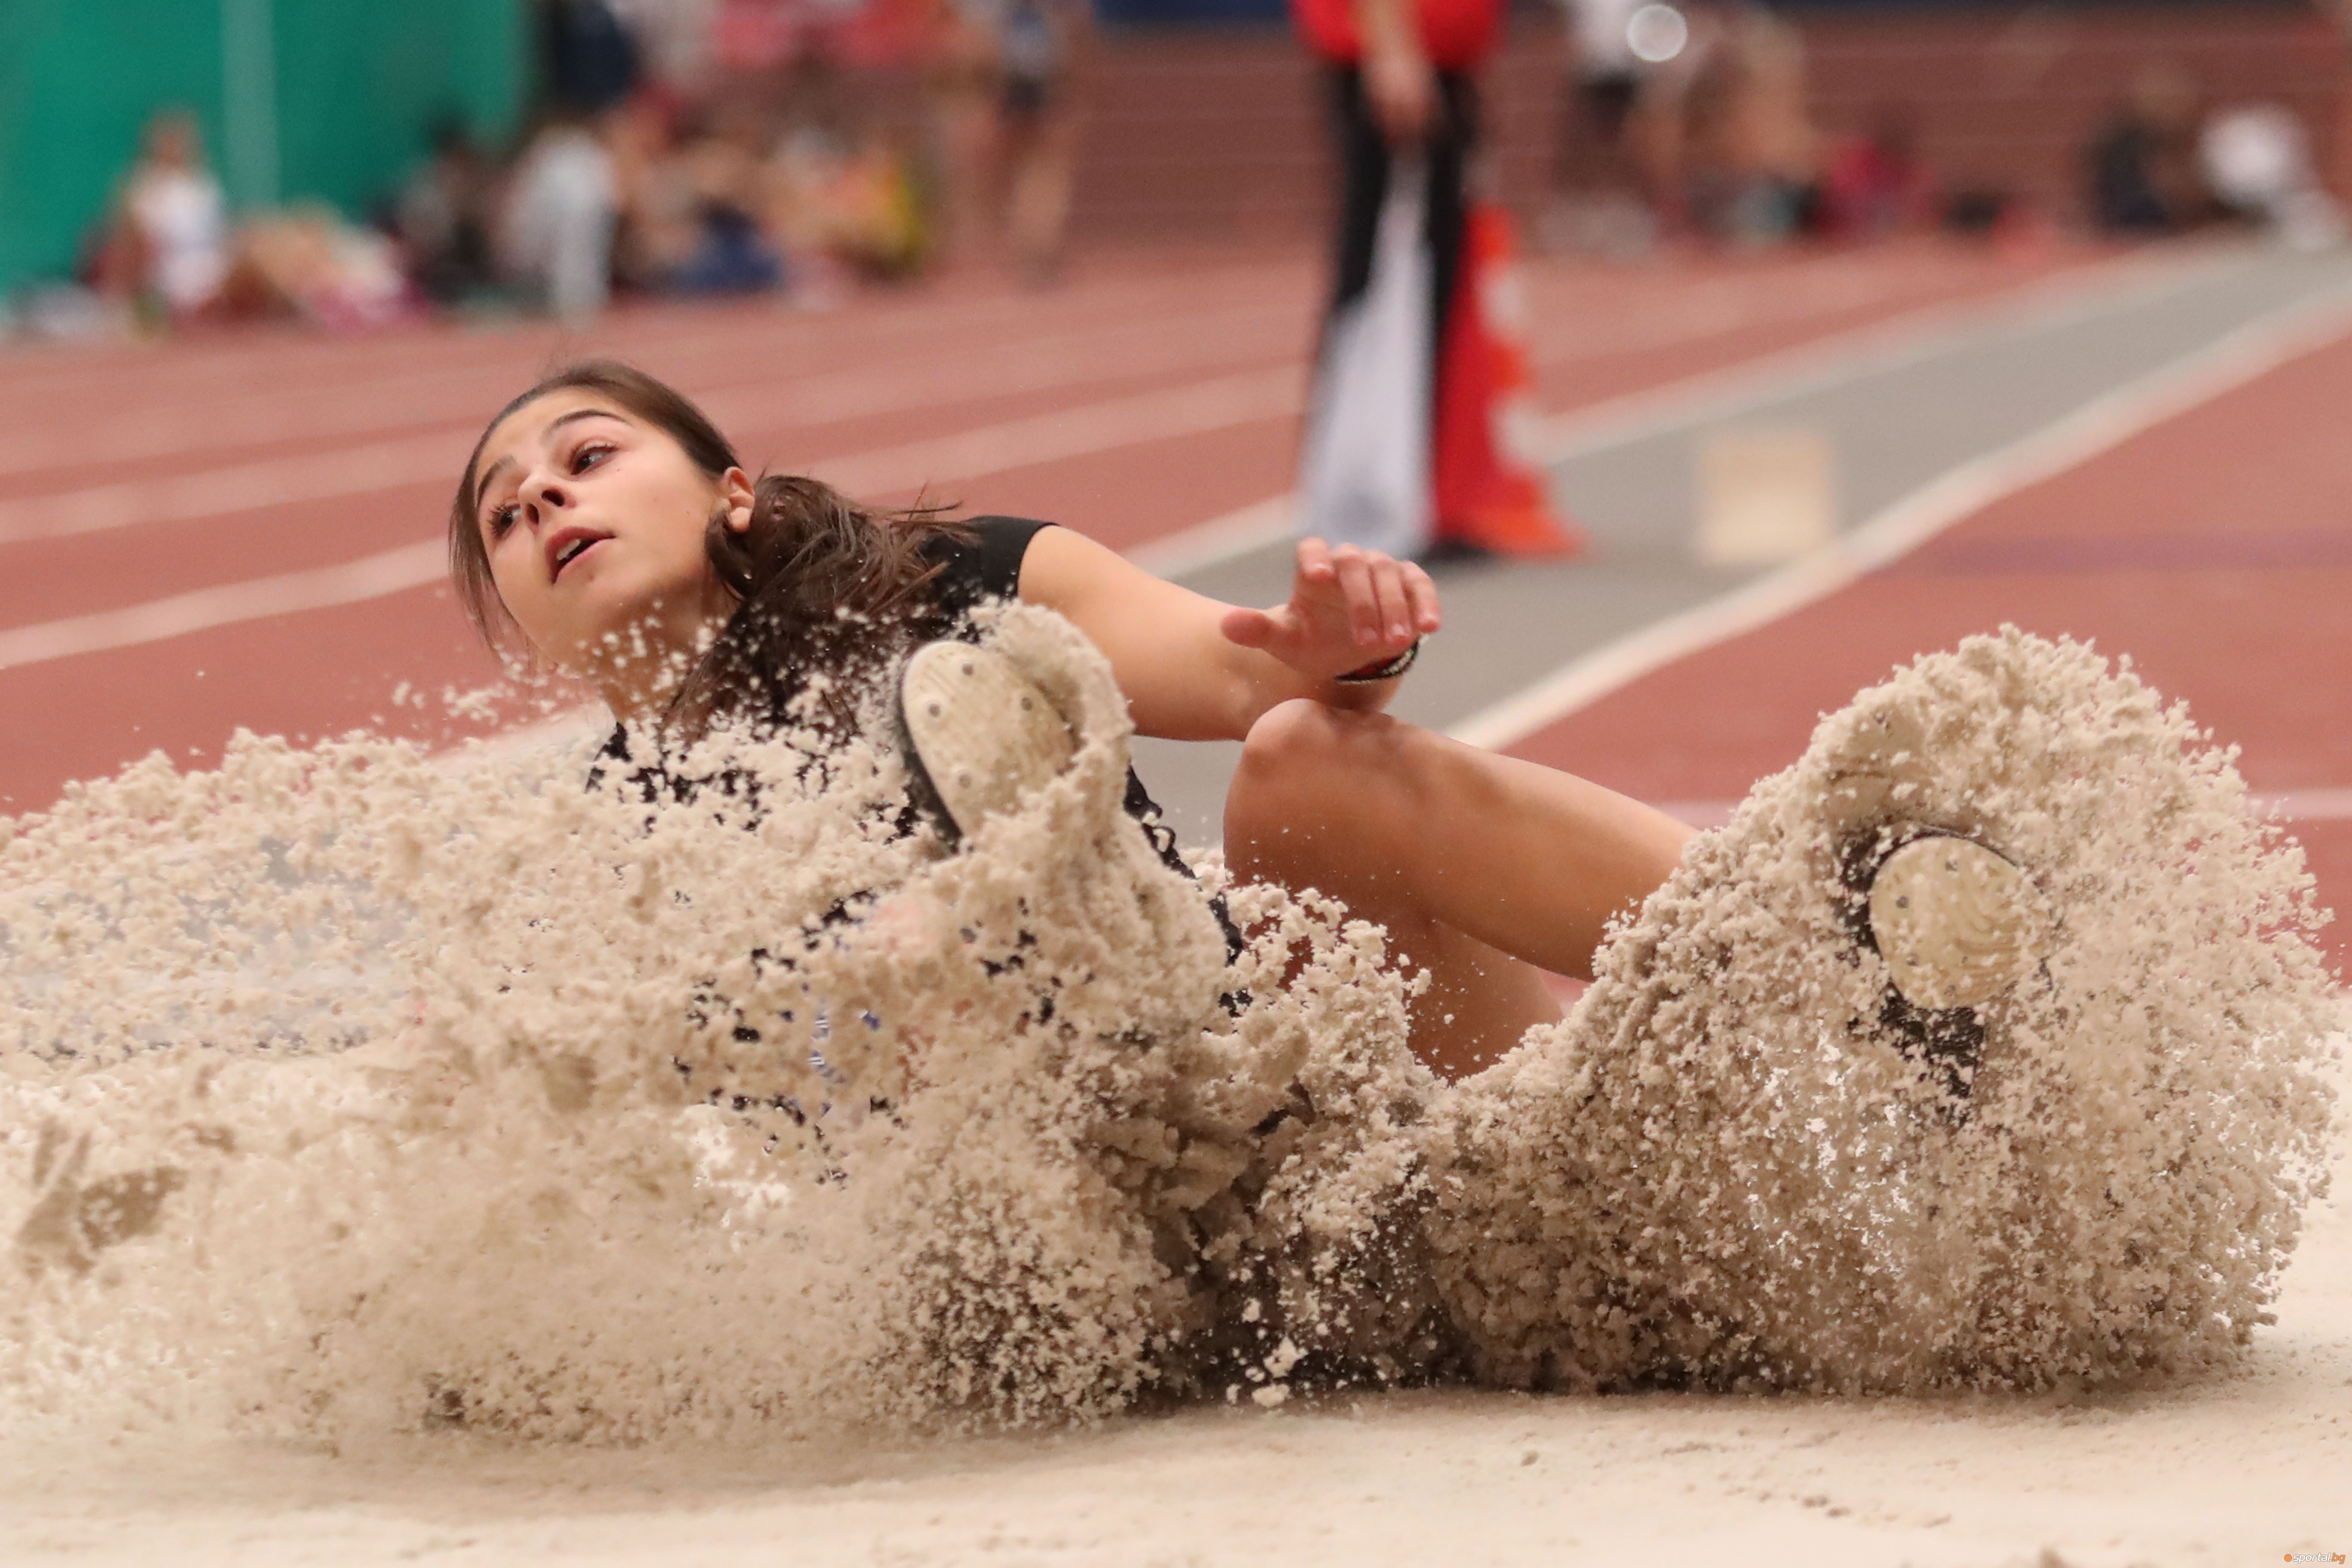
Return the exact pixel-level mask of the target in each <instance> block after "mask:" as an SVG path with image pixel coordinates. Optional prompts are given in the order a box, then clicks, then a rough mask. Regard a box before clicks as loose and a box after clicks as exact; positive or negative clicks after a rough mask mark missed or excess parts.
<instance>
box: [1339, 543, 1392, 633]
mask: <svg viewBox="0 0 2352 1568" xmlns="http://www.w3.org/2000/svg"><path fill="white" fill-rule="evenodd" d="M1331 563H1332V564H1333V565H1334V566H1336V567H1338V568H1339V592H1340V594H1341V595H1343V596H1344V598H1345V601H1346V604H1347V606H1348V630H1349V634H1350V635H1351V636H1353V637H1354V638H1355V639H1356V646H1357V647H1370V646H1371V645H1372V644H1374V643H1376V642H1378V641H1380V637H1381V632H1380V626H1381V622H1380V600H1379V596H1378V595H1377V594H1376V592H1375V591H1374V589H1373V587H1372V573H1371V567H1370V564H1369V563H1366V561H1365V560H1364V552H1362V551H1360V550H1359V549H1357V548H1356V547H1355V546H1354V545H1352V544H1342V545H1341V546H1339V549H1337V550H1334V551H1333V552H1331Z"/></svg>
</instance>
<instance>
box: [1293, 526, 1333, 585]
mask: <svg viewBox="0 0 2352 1568" xmlns="http://www.w3.org/2000/svg"><path fill="white" fill-rule="evenodd" d="M1336 575H1337V571H1336V569H1335V568H1334V567H1333V565H1332V563H1331V547H1330V546H1329V545H1328V544H1326V543H1324V542H1322V541H1321V540H1319V539H1317V538H1314V537H1313V536H1312V535H1310V536H1308V537H1307V538H1305V539H1302V540H1300V541H1299V542H1298V580H1299V581H1300V582H1301V583H1328V582H1330V581H1331V580H1332V579H1333V578H1334V577H1335V576H1336Z"/></svg>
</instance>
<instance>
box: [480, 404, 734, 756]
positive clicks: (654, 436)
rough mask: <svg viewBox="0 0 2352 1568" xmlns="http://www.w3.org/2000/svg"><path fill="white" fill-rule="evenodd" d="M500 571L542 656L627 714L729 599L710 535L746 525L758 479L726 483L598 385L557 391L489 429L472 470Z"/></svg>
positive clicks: (512, 609)
mask: <svg viewBox="0 0 2352 1568" xmlns="http://www.w3.org/2000/svg"><path fill="white" fill-rule="evenodd" d="M476 473H477V474H478V476H479V477H478V479H477V480H476V484H475V493H476V500H475V508H474V511H475V524H476V526H477V527H478V528H479V529H480V530H481V535H482V550H483V553H484V554H485V555H486V556H487V557H488V561H489V565H490V580H491V582H492V583H493V584H495V585H496V586H497V588H498V592H499V600H500V602H501V603H503V604H504V605H506V609H507V613H508V614H509V615H510V616H513V617H514V619H515V624H516V625H517V626H520V627H521V628H522V632H523V636H524V637H528V638H529V639H530V645H531V647H533V648H534V649H535V650H537V652H538V653H539V655H540V656H541V658H545V659H547V660H549V661H550V662H551V663H552V664H554V665H555V666H557V667H558V668H562V669H563V670H565V671H566V672H568V673H570V674H572V675H575V676H578V677H580V678H582V679H586V680H589V681H593V682H594V683H595V684H596V685H597V686H598V687H600V688H601V689H603V690H604V694H605V699H606V700H607V701H609V702H611V703H612V704H613V705H614V708H615V709H617V710H638V709H641V708H643V707H645V706H646V705H647V704H648V703H649V702H651V701H653V700H656V699H657V697H658V695H659V693H660V691H661V690H662V689H664V688H666V686H667V681H668V679H669V677H670V676H671V675H674V673H675V671H676V670H677V668H682V665H683V661H684V660H685V659H686V658H690V657H691V656H692V654H693V653H694V651H695V650H696V649H697V648H698V647H699V646H700V644H701V642H702V640H703V639H704V638H705V637H707V636H708V635H709V631H710V630H711V629H712V628H714V627H715V626H717V625H718V624H719V621H720V620H722V619H723V618H724V617H725V616H726V613H727V611H728V609H729V608H730V599H729V596H728V595H727V592H726V590H725V589H724V588H723V587H722V586H720V585H719V583H718V582H717V580H716V579H715V578H713V576H712V575H711V573H710V565H709V556H708V555H707V554H706V553H705V550H704V544H703V534H704V531H705V530H706V529H708V528H709V525H710V520H711V519H712V517H713V516H715V515H718V514H720V513H722V512H723V513H724V514H725V515H726V519H727V524H728V526H730V527H733V528H736V529H742V528H747V527H749V526H750V524H751V480H750V479H748V478H747V477H746V476H745V474H744V472H743V470H742V469H740V468H730V469H728V470H727V472H725V473H724V474H721V475H719V477H718V478H717V479H713V478H711V477H710V476H709V475H708V474H706V473H704V472H703V471H702V470H701V468H698V467H697V466H696V464H695V462H694V459H692V458H689V457H688V456H687V454H686V449H685V448H684V447H680V446H679V445H678V444H677V440H676V439H675V438H674V437H671V436H670V434H669V433H668V432H667V431H666V430H664V429H662V428H661V427H660V426H656V425H652V424H649V423H647V422H646V420H644V419H643V418H641V417H639V416H636V415H634V414H631V413H630V412H628V411H627V410H626V409H625V408H624V407H622V406H621V405H618V404H616V403H614V401H612V400H611V399H610V398H607V397H604V396H603V395H600V394H597V393H593V392H589V391H585V390H582V389H578V388H564V389H562V390H560V391H556V392H551V393H549V394H548V395H546V396H544V397H540V398H535V399H533V400H532V401H531V402H530V403H527V404H525V405H522V406H521V407H520V408H518V409H516V410H515V411H514V412H513V413H511V414H509V415H508V416H506V417H505V418H504V419H501V420H499V423H498V424H497V425H496V426H493V427H492V428H491V430H490V433H489V435H488V437H486V438H485V439H484V441H483V443H482V455H481V458H480V460H479V465H478V468H477V469H476Z"/></svg>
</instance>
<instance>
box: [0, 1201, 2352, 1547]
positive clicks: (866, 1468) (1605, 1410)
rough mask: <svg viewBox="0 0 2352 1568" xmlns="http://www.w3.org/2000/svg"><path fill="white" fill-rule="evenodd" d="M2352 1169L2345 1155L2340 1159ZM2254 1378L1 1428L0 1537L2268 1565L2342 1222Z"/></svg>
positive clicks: (2336, 1480) (106, 1541) (2308, 1473)
mask: <svg viewBox="0 0 2352 1568" xmlns="http://www.w3.org/2000/svg"><path fill="white" fill-rule="evenodd" d="M2344 1166H2345V1162H2344V1161H2342V1160H2341V1159H2339V1161H2338V1163H2337V1167H2336V1168H2337V1172H2338V1180H2339V1183H2340V1182H2341V1180H2342V1177H2343V1174H2344ZM2311 1221H2312V1223H2311V1226H2310V1229H2309V1231H2308V1233H2307V1235H2306V1237H2305V1241H2304V1243H2303V1246H2302V1247H2301V1248H2300V1249H2299V1250H2298V1253H2297V1256H2296V1258H2295V1262H2294V1266H2293V1268H2291V1269H2290V1270H2289V1273H2288V1276H2287V1284H2286V1289H2285V1292H2284V1296H2283V1298H2282V1299H2281V1300H2280V1303H2279V1308H2278V1315H2279V1321H2278V1324H2277V1326H2276V1327H2274V1328H2272V1329H2268V1330H2266V1331H2263V1333H2262V1334H2261V1335H2260V1336H2259V1338H2258V1339H2257V1341H2256V1348H2255V1350H2254V1351H2253V1352H2252V1356H2251V1357H2250V1359H2249V1362H2248V1364H2247V1367H2246V1369H2245V1371H2244V1372H2243V1373H2241V1374H2239V1375H2235V1376H2230V1377H2223V1378H2218V1379H2214V1380H2211V1381H2209V1382H2205V1383H2201V1384H2195V1385H2191V1386H2185V1387H2177V1388H2172V1389H2168V1390H2165V1391H2162V1392H2158V1393H2148V1394H2127V1395H2121V1396H2100V1397H2095V1398H2087V1399H2081V1400H2070V1399H2067V1398H2065V1397H2063V1396H2061V1397H2052V1396H2034V1397H1969V1398H1964V1399H1958V1400H1952V1401H1943V1402H1933V1401H1913V1400H1895V1399H1888V1400H1846V1399H1816V1398H1808V1397H1801V1396H1789V1397H1765V1398H1738V1397H1727V1396H1716V1395H1683V1394H1656V1395H1631V1396H1623V1397H1604V1398H1587V1397H1569V1396H1556V1397H1541V1396H1523V1395H1510V1394H1472V1393H1442V1394H1382V1395H1377V1396H1373V1397H1369V1398H1364V1399H1348V1398H1339V1399H1333V1400H1328V1401H1324V1402H1319V1403H1315V1404H1312V1405H1309V1404H1306V1403H1304V1402H1302V1403H1300V1404H1298V1405H1293V1406H1291V1407H1289V1408H1286V1409H1283V1410H1278V1411H1274V1412H1263V1411H1258V1410H1255V1409H1239V1410H1225V1409H1205V1410H1204V1409H1192V1410H1188V1411H1185V1412H1182V1413H1181V1414H1179V1415H1175V1416H1172V1417H1169V1418H1164V1419H1154V1418H1145V1417H1128V1418H1123V1419H1120V1420H1118V1421H1115V1422H1113V1423H1110V1424H1109V1425H1108V1426H1102V1427H1099V1428H1095V1429H1089V1430H1084V1431H1078V1432H1074V1433H1069V1434H1066V1435H1059V1436H1041V1437H1030V1438H1007V1439H997V1440H991V1441H986V1442H964V1443H954V1444H940V1445H935V1446H927V1447H907V1448H900V1449H895V1450H887V1451H877V1450H863V1451H849V1452H844V1451H840V1450H838V1449H835V1448H833V1447H829V1446H824V1445H817V1446H809V1447H789V1448H778V1449H775V1450H772V1451H769V1452H756V1453H747V1452H745V1451H743V1450H740V1449H730V1450H729V1451H727V1452H725V1453H723V1454H714V1455H711V1456H709V1457H706V1458H694V1457H688V1456H680V1455H675V1454H664V1455H661V1456H658V1457H648V1456H646V1455H642V1454H633V1453H628V1452H610V1451H594V1450H583V1449H576V1448H574V1449H562V1448H558V1449H547V1448H519V1447H507V1446H499V1445H485V1444H480V1443H477V1442H473V1441H470V1440H466V1439H461V1438H456V1437H451V1438H447V1439H445V1440H432V1439H415V1440H409V1441H404V1442H401V1443H397V1444H392V1445H388V1446H385V1447H381V1448H378V1449H373V1450H372V1451H370V1452H367V1453H364V1454H360V1453H351V1454H346V1455H343V1456H341V1457H340V1458H330V1457H328V1456H325V1455H322V1454H320V1453H318V1452H315V1451H305V1450H301V1449H296V1448H287V1447H267V1446H260V1445H253V1446H242V1447H231V1446H224V1447H218V1448H215V1449H212V1450H210V1451H206V1452H200V1453H190V1452H187V1451H185V1450H184V1449H182V1448H178V1447H170V1448H164V1449H162V1450H145V1449H140V1448H131V1449H122V1450H106V1449H100V1450H99V1451H97V1452H94V1453H89V1454H86V1455H75V1456H70V1457H68V1456H64V1455H59V1454H57V1453H54V1452H50V1453H42V1452H26V1451H23V1450H21V1449H10V1450H0V1560H5V1561H9V1562H26V1561H31V1562H58V1563H91V1564H97V1563H142V1564H144V1563H162V1562H170V1563H189V1564H196V1563H251V1564H257V1565H260V1564H275V1563H353V1564H356V1563H394V1562H410V1561H417V1560H425V1561H431V1562H436V1563H439V1562H449V1563H538V1562H566V1563H660V1564H665V1565H667V1564H681V1565H682V1564H688V1563H776V1562H794V1563H887V1564H917V1563H964V1562H986V1563H1119V1564H1144V1563H1171V1564H1174V1563H1325V1562H1349V1563H1363V1564H1372V1563H1442V1562H1470V1563H1557V1562H1560V1561H1563V1560H1571V1559H1573V1560H1583V1561H1591V1562H1596V1563H1622V1562H1630V1561H1633V1560H1634V1559H1635V1558H1636V1557H1637V1556H1643V1555H1648V1554H1650V1553H1652V1552H1654V1551H1655V1550H1656V1549H1658V1548H1660V1547H1662V1546H1664V1547H1671V1548H1672V1549H1673V1550H1674V1551H1675V1552H1676V1553H1677V1554H1680V1555H1685V1556H1686V1557H1687V1558H1688V1560H1691V1561H1709V1560H1712V1561H1718V1562H1738V1563H1753V1564H1773V1563H1790V1564H1798V1563H1804V1564H1812V1563H1825V1562H1826V1563H1920V1564H1929V1563H1953V1564H1999V1563H2042V1562H2046V1561H2048V1560H2047V1559H2046V1558H2044V1557H2043V1555H2042V1554H2043V1553H2045V1552H2055V1553H2056V1554H2057V1556H2058V1557H2059V1558H2060V1559H2062V1560H2063V1561H2064V1562H2066V1563H2077V1564H2092V1563H2118V1564H2120V1563H2276V1562H2279V1561H2281V1560H2282V1557H2283V1556H2284V1554H2285V1553H2287V1552H2352V1214H2347V1211H2346V1205H2345V1204H2344V1203H2343V1202H2342V1201H2340V1200H2338V1201H2332V1202H2330V1203H2328V1204H2326V1205H2324V1206H2321V1207H2318V1208H2315V1210H2314V1211H2313V1213H2312V1215H2311Z"/></svg>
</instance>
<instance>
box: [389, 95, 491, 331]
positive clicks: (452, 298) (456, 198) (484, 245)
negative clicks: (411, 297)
mask: <svg viewBox="0 0 2352 1568" xmlns="http://www.w3.org/2000/svg"><path fill="white" fill-rule="evenodd" d="M493 183H494V182H493V174H492V170H491V168H490V165H489V162H488V160H487V159H486V158H484V157H483V156H482V154H481V153H480V151H479V150H478V148H476V147H475V145H474V142H473V139H472V138H471V137H470V136H468V135H467V132H466V128H465V126H464V125H463V124H461V123H459V122H458V121H454V120H451V121H443V122H442V123H441V124H440V125H438V126H436V127H435V129H434V132H433V155H432V156H431V157H430V158H428V159H427V160H426V161H425V163H423V164H422V165H421V166H420V167H419V168H418V169H417V171H416V172H415V174H412V175H411V176H410V177H409V180H408V184H406V185H404V186H403V187H402V189H401V193H400V198H399V200H398V202H397V203H396V204H395V205H394V211H393V227H394V232H395V233H396V234H398V235H399V237H400V242H401V245H402V247H404V249H405V250H406V251H407V254H408V270H409V276H410V277H411V278H413V279H415V281H416V285H417V287H418V288H419V289H421V290H423V292H424V294H425V298H426V299H428V300H432V301H433V302H434V303H436V304H441V305H448V304H456V303H458V302H459V301H461V300H465V299H467V298H468V297H469V296H471V295H474V294H477V293H478V292H479V291H480V290H481V289H484V288H486V287H488V285H489V283H490V281H491V262H490V214H491V210H492V209H491V198H492V185H493Z"/></svg>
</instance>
